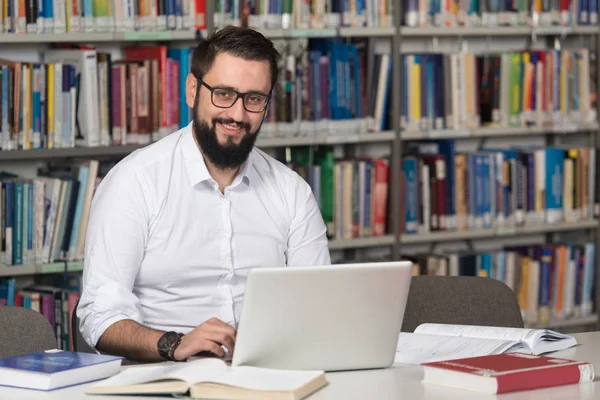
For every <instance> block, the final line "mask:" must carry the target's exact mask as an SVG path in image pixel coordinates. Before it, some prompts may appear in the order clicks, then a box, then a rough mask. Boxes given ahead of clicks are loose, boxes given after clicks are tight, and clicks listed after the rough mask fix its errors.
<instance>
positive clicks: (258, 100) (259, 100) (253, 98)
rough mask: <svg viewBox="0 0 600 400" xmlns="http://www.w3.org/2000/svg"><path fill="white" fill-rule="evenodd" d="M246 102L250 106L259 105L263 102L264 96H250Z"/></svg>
mask: <svg viewBox="0 0 600 400" xmlns="http://www.w3.org/2000/svg"><path fill="white" fill-rule="evenodd" d="M246 100H248V102H250V103H251V104H260V103H262V102H264V101H265V96H261V95H259V94H251V95H249V96H248V98H247V99H246Z"/></svg>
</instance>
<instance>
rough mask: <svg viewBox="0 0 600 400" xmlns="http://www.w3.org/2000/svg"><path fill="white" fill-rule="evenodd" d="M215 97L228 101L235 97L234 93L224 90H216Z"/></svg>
mask: <svg viewBox="0 0 600 400" xmlns="http://www.w3.org/2000/svg"><path fill="white" fill-rule="evenodd" d="M214 95H215V96H217V97H218V98H219V99H228V98H230V97H232V96H233V92H231V91H229V90H224V89H216V90H215V91H214Z"/></svg>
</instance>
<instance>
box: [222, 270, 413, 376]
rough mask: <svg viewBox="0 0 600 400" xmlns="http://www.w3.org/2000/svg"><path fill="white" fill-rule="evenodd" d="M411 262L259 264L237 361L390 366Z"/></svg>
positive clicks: (331, 367) (247, 297) (328, 367)
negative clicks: (326, 264) (314, 264)
mask: <svg viewBox="0 0 600 400" xmlns="http://www.w3.org/2000/svg"><path fill="white" fill-rule="evenodd" d="M411 275H412V263H411V262H385V263H363V264H359V263H357V264H337V265H330V266H315V267H279V268H257V269H253V270H252V271H251V272H250V273H249V275H248V279H247V283H246V289H245V294H244V302H243V305H242V313H241V318H240V322H239V326H238V332H237V340H236V345H235V349H234V352H233V359H232V365H251V366H258V367H265V368H276V369H303V370H307V369H310V370H324V371H340V370H355V369H370V368H385V367H389V366H390V365H392V364H393V362H394V356H395V353H396V346H397V344H398V336H399V334H400V328H401V326H402V320H403V317H404V308H405V306H406V299H407V296H408V290H409V286H410V280H411Z"/></svg>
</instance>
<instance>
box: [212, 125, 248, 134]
mask: <svg viewBox="0 0 600 400" xmlns="http://www.w3.org/2000/svg"><path fill="white" fill-rule="evenodd" d="M217 124H218V125H219V126H220V127H221V130H222V131H223V133H225V134H227V135H239V134H241V133H243V132H244V130H243V129H242V126H241V125H238V124H222V123H220V122H217Z"/></svg>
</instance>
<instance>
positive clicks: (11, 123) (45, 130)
mask: <svg viewBox="0 0 600 400" xmlns="http://www.w3.org/2000/svg"><path fill="white" fill-rule="evenodd" d="M191 52H192V49H190V48H170V49H167V47H166V46H148V47H127V48H125V49H124V59H122V60H113V59H112V57H111V54H110V53H108V52H106V53H104V52H99V51H97V50H93V49H52V50H47V51H44V52H43V53H42V54H41V55H40V57H41V59H42V60H43V61H42V62H37V63H35V62H22V61H19V60H15V61H13V60H0V78H1V79H0V84H1V89H2V90H0V96H1V97H0V107H1V109H2V119H1V121H0V132H1V135H2V139H1V146H2V149H3V150H15V149H22V150H28V149H39V148H67V147H75V146H80V147H95V146H108V145H125V144H148V143H151V142H153V141H155V140H158V139H160V138H162V137H165V136H166V135H168V134H169V133H171V132H173V131H175V130H177V129H179V127H181V126H185V125H187V124H188V122H189V121H190V120H191V109H190V108H189V107H188V106H187V105H186V103H185V90H180V88H185V79H186V77H187V74H188V71H189V70H190V65H189V64H190V61H191Z"/></svg>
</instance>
